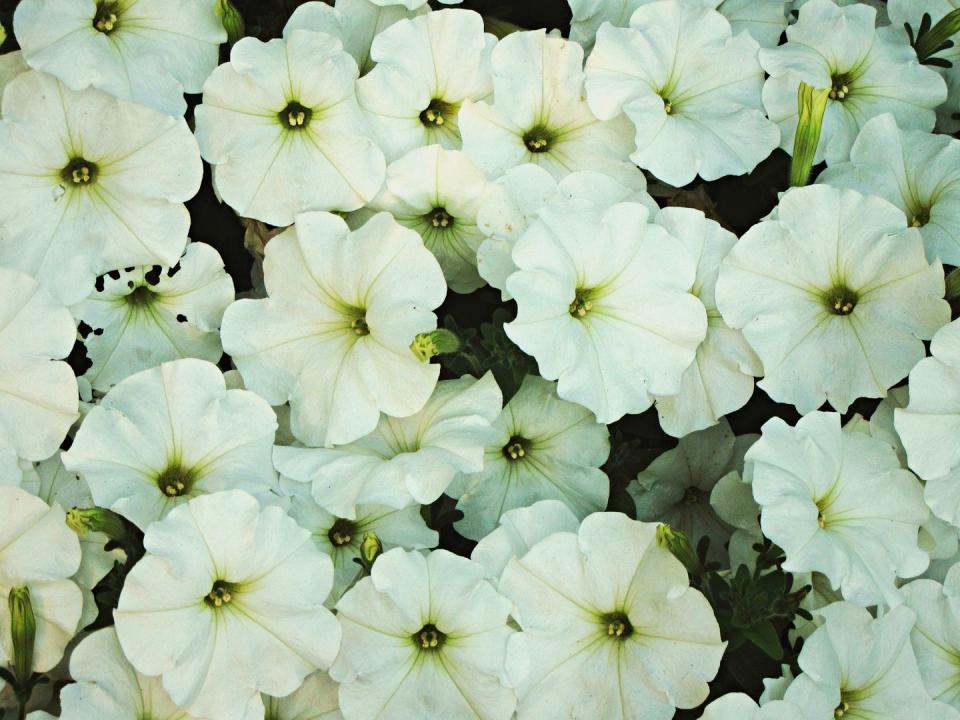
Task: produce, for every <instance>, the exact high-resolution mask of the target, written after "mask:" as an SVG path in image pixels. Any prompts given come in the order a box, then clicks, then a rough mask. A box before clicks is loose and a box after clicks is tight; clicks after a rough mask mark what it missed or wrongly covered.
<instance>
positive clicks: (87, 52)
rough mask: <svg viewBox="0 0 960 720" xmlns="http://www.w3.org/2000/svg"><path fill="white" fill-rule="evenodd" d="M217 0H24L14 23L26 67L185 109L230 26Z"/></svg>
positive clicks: (72, 83)
mask: <svg viewBox="0 0 960 720" xmlns="http://www.w3.org/2000/svg"><path fill="white" fill-rule="evenodd" d="M216 4H217V3H216V0H199V1H198V0H96V2H94V0H85V1H84V2H77V0H23V2H21V3H19V4H18V5H17V9H16V12H14V15H13V30H14V33H15V34H16V36H17V42H19V43H20V47H21V49H22V50H23V55H24V59H25V60H26V61H27V64H29V65H30V66H31V67H33V68H36V69H37V70H43V71H44V72H47V73H50V74H51V75H53V76H55V77H57V78H59V79H60V80H61V81H63V83H64V84H65V85H66V86H67V87H69V88H71V89H73V90H83V89H84V88H86V87H89V86H91V85H92V86H93V87H96V88H100V89H101V90H105V91H107V92H108V93H110V94H111V95H114V96H116V97H118V98H121V99H123V100H133V101H135V102H138V103H141V104H143V105H149V106H150V107H153V108H156V109H157V110H160V111H161V112H165V113H169V114H171V115H177V116H179V115H183V114H184V112H186V109H187V104H186V102H185V101H184V99H183V93H184V91H186V92H188V93H198V92H200V90H201V89H202V87H203V81H204V80H206V79H207V76H209V75H210V73H211V72H212V71H213V69H214V68H215V67H216V66H217V60H218V58H219V53H220V43H222V42H225V41H226V39H227V33H226V31H225V30H224V28H223V22H222V21H221V19H220V18H219V17H218V16H217V14H216V12H215V11H214V10H215V6H216Z"/></svg>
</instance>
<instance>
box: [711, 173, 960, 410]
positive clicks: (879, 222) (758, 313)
mask: <svg viewBox="0 0 960 720" xmlns="http://www.w3.org/2000/svg"><path fill="white" fill-rule="evenodd" d="M943 292H944V284H943V270H942V268H941V265H940V263H939V262H935V263H933V264H932V265H929V264H928V263H927V261H926V258H925V257H924V253H923V243H922V241H921V238H920V233H919V232H918V231H917V230H916V229H914V228H907V221H906V218H905V217H904V215H903V213H902V212H900V211H899V210H898V209H897V208H895V207H894V206H893V205H891V204H889V203H888V202H886V201H885V200H882V199H880V198H877V197H872V196H864V195H861V194H859V193H857V192H854V191H852V190H842V189H837V188H833V187H830V186H828V185H812V186H809V187H804V188H794V189H791V190H789V191H787V192H786V193H785V194H784V195H783V197H782V198H781V200H780V204H779V206H778V207H777V211H776V217H775V218H772V219H768V220H765V221H762V222H760V223H759V224H757V225H754V226H753V227H752V228H750V230H748V231H747V233H746V234H745V235H744V236H743V237H742V238H741V239H740V241H739V242H738V243H737V244H736V245H735V246H734V247H733V249H732V250H731V251H730V252H729V253H728V254H727V256H726V258H724V260H723V263H722V265H721V267H720V277H719V279H718V281H717V287H716V298H717V305H718V307H719V308H720V312H721V313H723V319H724V320H725V321H726V322H727V323H728V324H729V325H730V326H731V327H734V328H737V329H741V330H742V331H743V334H744V336H746V338H747V341H748V342H749V343H750V345H751V346H752V347H753V349H754V350H755V351H756V353H757V355H758V356H759V357H760V360H761V361H762V362H763V366H764V370H765V375H766V376H765V377H764V379H763V380H761V381H760V382H759V386H760V387H761V388H763V389H764V390H765V391H766V392H767V394H768V395H770V397H771V398H773V399H774V400H776V401H778V402H786V403H791V404H793V405H796V407H797V409H798V410H799V411H800V412H801V413H808V412H810V411H812V410H815V409H817V408H818V407H820V406H821V405H822V404H823V402H824V400H826V401H828V402H829V403H830V404H831V405H832V406H833V407H834V408H835V409H836V410H838V411H839V412H846V410H847V408H848V407H849V406H850V403H852V402H853V401H854V400H856V399H857V398H860V397H883V396H884V395H886V392H887V389H888V388H890V387H891V386H892V385H895V384H896V383H897V382H899V381H900V380H902V379H903V378H904V377H905V376H906V375H907V373H908V372H909V371H910V368H912V367H913V366H914V365H915V364H916V363H917V362H918V361H919V360H920V359H921V358H922V357H923V356H924V347H923V343H922V342H921V341H922V340H926V339H929V338H930V337H932V336H933V333H935V332H936V331H937V329H938V328H940V327H941V326H942V325H943V324H944V323H946V322H948V321H949V318H950V312H949V306H948V305H947V303H946V302H944V301H943V299H942V298H943Z"/></svg>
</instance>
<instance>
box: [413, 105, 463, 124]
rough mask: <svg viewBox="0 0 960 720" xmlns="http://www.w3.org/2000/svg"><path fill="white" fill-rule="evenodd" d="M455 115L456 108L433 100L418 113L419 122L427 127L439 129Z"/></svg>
mask: <svg viewBox="0 0 960 720" xmlns="http://www.w3.org/2000/svg"><path fill="white" fill-rule="evenodd" d="M456 114H457V106H456V105H453V104H451V103H448V102H444V101H443V100H441V99H440V98H434V99H433V100H431V101H430V104H429V105H427V107H426V108H424V110H423V112H421V113H420V122H422V123H423V124H424V125H426V126H427V127H435V128H441V127H443V125H444V123H446V122H447V121H449V119H450V118H451V117H453V116H455V115H456Z"/></svg>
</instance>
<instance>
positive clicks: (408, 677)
mask: <svg viewBox="0 0 960 720" xmlns="http://www.w3.org/2000/svg"><path fill="white" fill-rule="evenodd" d="M509 614H510V603H509V602H508V601H507V600H506V599H505V598H504V597H502V596H501V595H500V594H498V593H497V591H496V590H494V589H493V587H492V586H491V585H490V583H489V582H488V581H487V580H485V579H484V568H483V567H482V566H481V565H478V564H477V563H474V562H471V561H470V560H467V559H466V558H463V557H459V556H457V555H453V554H451V553H449V552H447V551H446V550H437V551H435V552H432V553H430V554H429V555H423V554H421V553H418V552H405V551H403V550H401V549H400V548H394V549H393V550H390V551H389V552H387V553H384V554H383V555H381V556H380V557H379V558H377V561H376V563H374V565H373V573H372V575H371V576H370V577H368V578H364V579H362V580H361V581H360V582H359V583H357V584H356V585H355V586H354V588H353V589H352V590H350V591H349V592H347V594H346V595H344V596H343V597H342V598H341V599H340V602H339V603H337V619H338V620H339V621H340V625H341V627H342V628H343V647H342V649H341V651H340V655H339V656H338V657H337V661H336V663H334V665H333V667H332V668H331V670H330V675H331V677H333V679H334V680H337V681H338V682H340V683H341V686H340V706H341V708H342V709H343V713H344V715H345V717H348V718H352V719H353V718H355V719H356V720H365V719H371V720H372V719H373V718H379V719H381V720H405V719H406V718H412V717H417V718H480V719H482V720H497V719H498V718H501V719H502V720H507V718H510V717H511V716H512V715H513V710H514V707H515V705H516V697H515V696H514V693H513V690H512V689H511V688H510V687H507V686H506V685H505V663H506V659H507V644H508V641H509V640H510V638H511V636H515V632H514V630H513V629H512V628H511V627H510V626H509V625H508V624H507V620H508V616H509Z"/></svg>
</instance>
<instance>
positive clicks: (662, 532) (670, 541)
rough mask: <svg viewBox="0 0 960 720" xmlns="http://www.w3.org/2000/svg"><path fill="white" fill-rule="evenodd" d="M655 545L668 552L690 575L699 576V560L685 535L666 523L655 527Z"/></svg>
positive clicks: (700, 568)
mask: <svg viewBox="0 0 960 720" xmlns="http://www.w3.org/2000/svg"><path fill="white" fill-rule="evenodd" d="M657 545H659V546H660V547H662V548H666V549H667V550H669V551H670V552H671V553H672V554H673V556H674V557H675V558H676V559H677V560H679V561H680V562H681V563H683V566H684V567H685V568H686V569H687V572H689V573H690V574H691V575H698V574H700V571H701V570H702V567H701V566H700V559H699V558H698V557H697V553H696V551H695V550H694V549H693V547H692V546H691V545H690V540H689V539H688V538H687V536H686V534H685V533H683V532H682V531H680V530H677V529H676V528H673V527H670V526H669V525H667V524H666V523H661V524H660V525H658V526H657Z"/></svg>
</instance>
